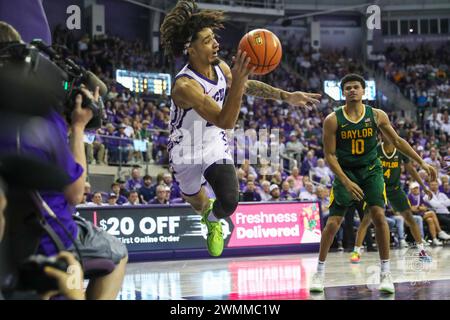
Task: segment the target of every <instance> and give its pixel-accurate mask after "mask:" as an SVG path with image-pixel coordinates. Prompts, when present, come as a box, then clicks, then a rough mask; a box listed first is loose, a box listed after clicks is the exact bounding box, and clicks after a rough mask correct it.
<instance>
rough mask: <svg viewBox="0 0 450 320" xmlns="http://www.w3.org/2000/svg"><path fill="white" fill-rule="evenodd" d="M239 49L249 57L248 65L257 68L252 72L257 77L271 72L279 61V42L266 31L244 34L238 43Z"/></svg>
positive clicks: (280, 49)
mask: <svg viewBox="0 0 450 320" xmlns="http://www.w3.org/2000/svg"><path fill="white" fill-rule="evenodd" d="M239 49H241V50H242V51H245V52H246V53H247V56H249V57H250V59H251V61H250V64H249V65H250V66H251V67H253V66H256V67H257V69H256V70H255V72H254V74H257V75H264V74H267V73H269V72H271V71H273V70H274V69H275V68H276V67H277V66H278V64H279V63H280V61H281V56H282V48H281V43H280V40H279V39H278V37H277V36H276V35H275V34H274V33H273V32H271V31H269V30H267V29H255V30H252V31H250V32H248V33H246V34H245V35H244V36H243V37H242V39H241V41H240V42H239Z"/></svg>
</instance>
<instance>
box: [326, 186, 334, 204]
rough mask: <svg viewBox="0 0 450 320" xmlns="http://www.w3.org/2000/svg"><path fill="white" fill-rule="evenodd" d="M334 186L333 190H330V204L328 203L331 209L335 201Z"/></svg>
mask: <svg viewBox="0 0 450 320" xmlns="http://www.w3.org/2000/svg"><path fill="white" fill-rule="evenodd" d="M333 189H334V188H333V187H331V191H330V204H329V205H328V207H327V208H328V209H330V207H331V205H332V204H333V201H334V192H333Z"/></svg>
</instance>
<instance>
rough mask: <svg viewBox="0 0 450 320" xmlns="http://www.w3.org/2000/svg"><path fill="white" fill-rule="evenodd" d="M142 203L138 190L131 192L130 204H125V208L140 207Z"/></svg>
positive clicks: (129, 196)
mask: <svg viewBox="0 0 450 320" xmlns="http://www.w3.org/2000/svg"><path fill="white" fill-rule="evenodd" d="M140 204H141V203H140V202H139V194H138V192H137V191H136V190H133V191H130V194H129V195H128V202H126V203H124V204H123V205H124V206H138V205H140Z"/></svg>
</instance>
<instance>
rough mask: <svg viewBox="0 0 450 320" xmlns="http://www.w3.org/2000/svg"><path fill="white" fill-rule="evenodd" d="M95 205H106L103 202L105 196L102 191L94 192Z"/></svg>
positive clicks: (93, 202) (93, 201)
mask: <svg viewBox="0 0 450 320" xmlns="http://www.w3.org/2000/svg"><path fill="white" fill-rule="evenodd" d="M91 205H94V206H103V205H105V204H104V203H103V198H102V193H101V192H98V191H97V192H94V194H93V196H92V204H91Z"/></svg>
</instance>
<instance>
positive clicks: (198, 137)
mask: <svg viewBox="0 0 450 320" xmlns="http://www.w3.org/2000/svg"><path fill="white" fill-rule="evenodd" d="M213 68H214V70H215V72H216V75H217V76H216V78H217V82H214V81H211V80H210V79H207V78H205V77H204V76H203V75H201V74H199V73H197V72H196V71H195V70H193V69H191V67H190V66H189V64H187V65H186V66H184V68H183V69H181V71H180V72H179V73H178V74H177V76H176V77H175V81H176V80H177V79H178V78H181V77H187V78H191V79H194V80H195V81H197V82H198V83H199V84H200V85H201V86H202V87H203V90H204V92H205V93H206V94H207V95H209V96H210V97H211V98H213V99H214V100H215V101H216V102H217V104H218V105H219V107H220V108H222V105H223V101H224V100H225V90H226V88H227V82H226V78H225V75H224V74H223V72H222V70H221V68H220V67H219V66H214V67H213ZM222 133H224V130H222V129H220V128H218V127H216V126H214V125H213V124H211V123H209V122H207V121H206V120H205V119H203V118H202V117H201V116H200V115H199V114H198V113H197V112H196V111H195V110H194V109H193V108H187V109H182V108H179V107H177V105H176V104H175V102H174V101H173V100H172V101H171V106H170V137H169V140H170V142H173V144H174V145H176V144H179V143H182V144H183V145H191V146H194V145H200V144H203V143H205V142H206V143H207V142H208V141H211V140H212V141H214V140H215V139H218V138H221V137H222ZM216 141H217V140H216Z"/></svg>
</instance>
